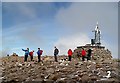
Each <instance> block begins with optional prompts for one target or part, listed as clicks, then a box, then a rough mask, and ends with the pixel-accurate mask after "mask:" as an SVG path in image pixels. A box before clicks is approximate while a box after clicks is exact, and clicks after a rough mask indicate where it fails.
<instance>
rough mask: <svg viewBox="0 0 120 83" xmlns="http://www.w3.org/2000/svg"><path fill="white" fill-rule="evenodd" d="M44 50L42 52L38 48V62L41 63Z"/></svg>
mask: <svg viewBox="0 0 120 83" xmlns="http://www.w3.org/2000/svg"><path fill="white" fill-rule="evenodd" d="M42 52H43V51H42V50H40V48H38V51H37V55H38V62H40V61H41V55H42Z"/></svg>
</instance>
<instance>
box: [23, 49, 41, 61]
mask: <svg viewBox="0 0 120 83" xmlns="http://www.w3.org/2000/svg"><path fill="white" fill-rule="evenodd" d="M22 50H23V51H25V57H24V61H27V58H28V56H29V55H30V58H31V61H33V53H34V50H33V51H30V52H29V48H27V49H26V50H24V49H22ZM42 53H43V50H40V48H38V51H37V55H38V62H40V61H41V55H42Z"/></svg>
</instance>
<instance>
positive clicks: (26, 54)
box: [22, 48, 29, 62]
mask: <svg viewBox="0 0 120 83" xmlns="http://www.w3.org/2000/svg"><path fill="white" fill-rule="evenodd" d="M22 50H23V51H25V57H24V61H25V62H26V61H27V58H28V55H29V48H27V50H24V49H22Z"/></svg>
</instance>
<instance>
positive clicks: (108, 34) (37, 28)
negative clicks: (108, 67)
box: [0, 2, 118, 58]
mask: <svg viewBox="0 0 120 83" xmlns="http://www.w3.org/2000/svg"><path fill="white" fill-rule="evenodd" d="M97 21H98V23H99V28H100V30H101V43H102V45H103V46H105V47H106V48H108V49H109V50H110V51H111V52H112V56H113V57H114V58H117V57H118V3H117V2H2V48H0V49H2V53H3V54H2V55H3V56H4V55H6V54H12V53H13V52H16V53H17V54H18V55H21V56H22V55H24V52H23V51H22V50H21V49H22V48H23V49H26V48H27V47H28V48H30V51H31V50H35V52H36V51H37V48H38V47H40V48H41V49H42V50H43V55H53V50H54V46H56V47H57V48H58V49H59V50H60V55H63V54H67V50H68V49H69V48H71V49H72V50H74V49H76V48H77V46H80V45H85V44H86V43H87V44H88V43H90V39H92V38H94V33H93V32H92V30H94V29H95V26H96V23H97ZM113 30H114V31H113Z"/></svg>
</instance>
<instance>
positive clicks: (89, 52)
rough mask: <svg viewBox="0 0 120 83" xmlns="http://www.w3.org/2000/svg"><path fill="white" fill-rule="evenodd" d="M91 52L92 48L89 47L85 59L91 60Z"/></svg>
mask: <svg viewBox="0 0 120 83" xmlns="http://www.w3.org/2000/svg"><path fill="white" fill-rule="evenodd" d="M91 52H92V50H91V49H90V48H89V50H88V54H87V60H91Z"/></svg>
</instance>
